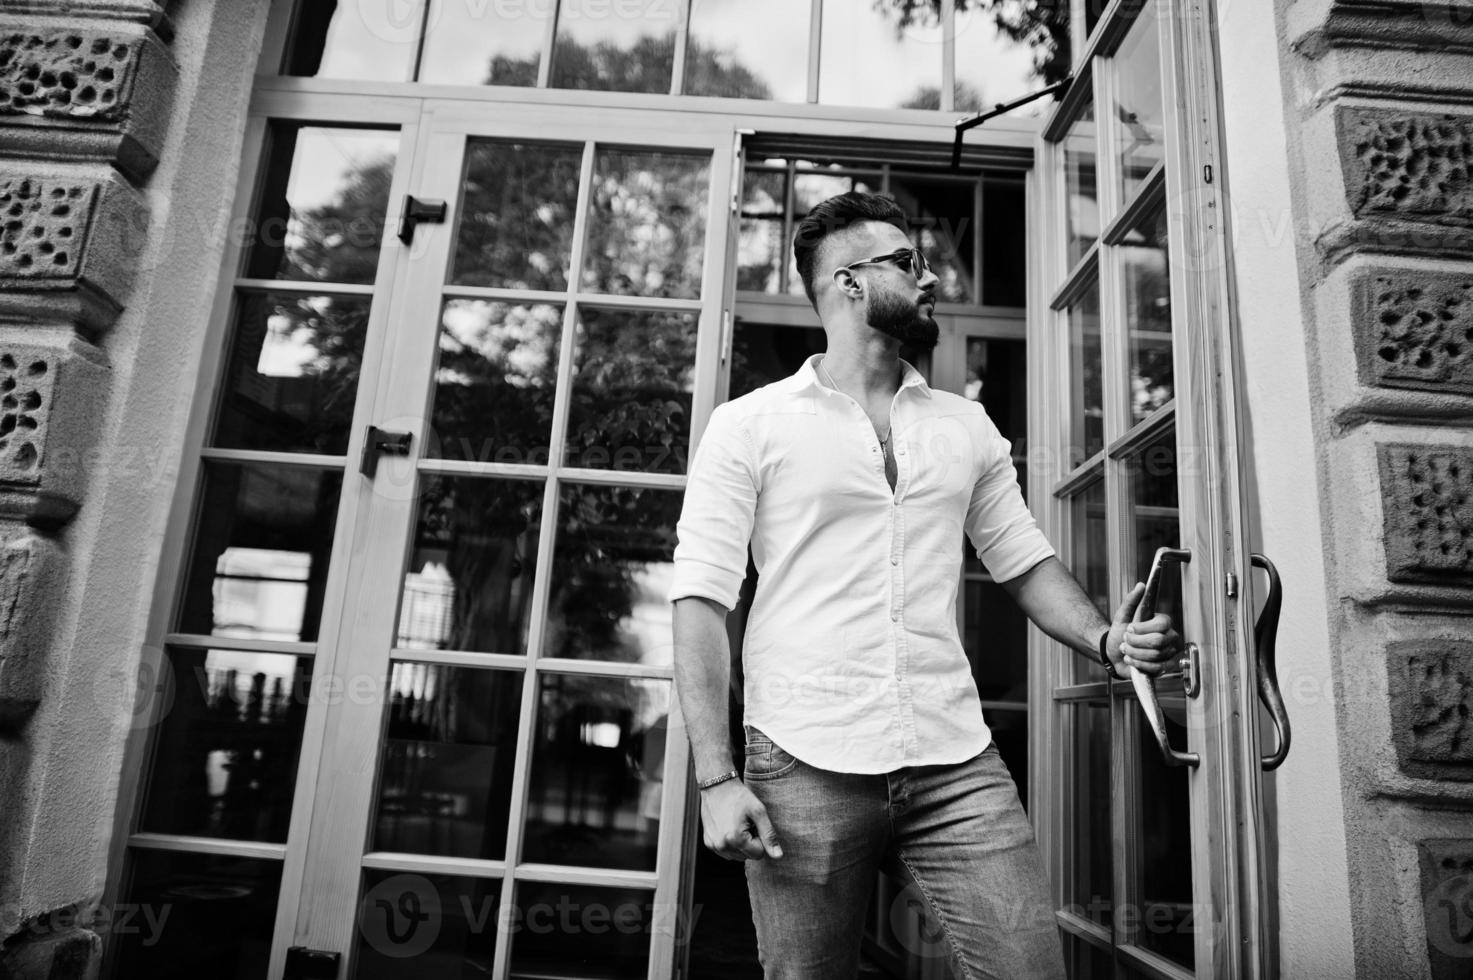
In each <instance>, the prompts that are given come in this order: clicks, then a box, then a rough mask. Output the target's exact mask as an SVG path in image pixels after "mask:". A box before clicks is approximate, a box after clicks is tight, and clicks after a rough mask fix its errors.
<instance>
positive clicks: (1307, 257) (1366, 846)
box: [1224, 0, 1473, 980]
mask: <svg viewBox="0 0 1473 980" xmlns="http://www.w3.org/2000/svg"><path fill="white" fill-rule="evenodd" d="M1278 6H1279V26H1280V32H1281V34H1280V36H1281V40H1282V43H1283V44H1284V57H1283V65H1284V76H1283V77H1284V90H1285V92H1286V93H1289V98H1290V100H1291V104H1290V105H1288V106H1286V116H1287V118H1288V119H1289V121H1290V127H1289V128H1290V130H1291V132H1290V134H1289V140H1290V158H1291V159H1290V165H1291V178H1292V181H1293V189H1294V194H1295V208H1294V210H1295V217H1296V219H1298V220H1297V222H1296V225H1297V230H1298V254H1299V260H1300V278H1301V281H1302V283H1303V285H1304V295H1305V296H1306V297H1307V302H1306V309H1305V315H1306V318H1307V323H1308V329H1309V336H1310V338H1311V341H1310V349H1309V350H1308V352H1307V355H1308V359H1309V377H1310V384H1311V397H1312V399H1313V400H1314V402H1315V414H1316V418H1315V429H1316V442H1317V443H1318V445H1317V447H1316V448H1317V450H1318V452H1317V456H1318V462H1317V464H1316V469H1317V471H1318V479H1319V481H1320V484H1319V485H1320V487H1321V498H1322V500H1323V501H1324V504H1325V513H1327V514H1328V515H1330V518H1329V520H1330V523H1329V525H1328V526H1327V527H1326V528H1325V530H1324V534H1323V536H1322V541H1323V546H1324V548H1325V555H1326V569H1327V592H1328V594H1327V596H1326V599H1327V600H1328V603H1329V608H1330V622H1329V632H1330V650H1331V651H1332V654H1333V656H1334V657H1335V658H1336V665H1337V669H1338V677H1337V678H1336V684H1335V699H1336V712H1337V716H1338V727H1339V732H1340V737H1341V744H1342V746H1343V752H1342V762H1341V766H1342V778H1343V785H1344V787H1345V795H1344V799H1343V800H1338V801H1325V805H1326V808H1327V812H1334V808H1336V807H1338V806H1343V808H1344V812H1343V817H1344V820H1345V831H1346V842H1347V848H1348V855H1347V858H1348V865H1349V868H1350V879H1351V880H1350V896H1351V899H1350V900H1351V912H1352V920H1353V921H1352V926H1353V933H1354V936H1355V944H1356V950H1355V955H1356V971H1357V975H1358V976H1360V977H1364V978H1367V980H1370V978H1375V980H1384V978H1392V977H1408V978H1419V980H1421V978H1436V980H1443V978H1453V977H1467V976H1470V975H1473V3H1469V2H1467V0H1456V2H1451V3H1412V2H1406V0H1376V2H1374V3H1372V2H1367V0H1297V2H1288V3H1280V4H1279V5H1278ZM1231 56H1232V52H1230V51H1226V52H1224V57H1228V58H1230V57H1231ZM1260 436H1261V437H1266V438H1272V434H1271V433H1260Z"/></svg>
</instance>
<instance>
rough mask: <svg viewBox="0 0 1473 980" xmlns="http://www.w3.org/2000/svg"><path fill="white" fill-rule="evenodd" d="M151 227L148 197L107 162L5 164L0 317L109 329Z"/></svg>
mask: <svg viewBox="0 0 1473 980" xmlns="http://www.w3.org/2000/svg"><path fill="white" fill-rule="evenodd" d="M148 233H149V223H148V220H147V211H146V209H145V205H144V203H143V200H142V199H141V198H140V197H139V195H138V192H137V191H135V190H134V189H133V188H132V187H130V186H129V185H128V184H127V183H125V182H124V181H123V180H121V179H120V178H119V177H117V176H116V174H115V173H113V172H111V171H109V170H102V169H101V168H98V170H93V169H91V168H88V169H81V170H77V169H72V168H62V169H56V170H52V171H50V172H44V173H36V172H31V170H30V169H29V168H28V169H27V170H20V169H17V168H16V167H14V166H13V165H9V164H0V321H5V320H9V321H11V322H15V321H21V322H36V321H38V320H39V321H42V322H51V323H75V324H76V325H77V326H79V327H81V328H82V329H83V331H84V332H88V333H96V332H99V331H101V330H103V329H106V327H108V326H109V325H111V323H112V321H113V320H114V319H115V318H116V317H117V314H118V311H119V310H121V308H122V302H123V300H124V298H125V297H126V294H127V291H128V289H129V288H130V286H131V283H132V279H133V275H134V272H135V271H136V270H135V269H134V263H136V262H137V260H138V255H139V253H140V252H142V251H143V249H144V248H145V246H146V243H147V241H148Z"/></svg>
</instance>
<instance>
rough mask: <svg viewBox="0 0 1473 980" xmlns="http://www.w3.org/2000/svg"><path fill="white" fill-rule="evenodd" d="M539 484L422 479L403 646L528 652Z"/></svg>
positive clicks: (401, 615)
mask: <svg viewBox="0 0 1473 980" xmlns="http://www.w3.org/2000/svg"><path fill="white" fill-rule="evenodd" d="M542 487H543V484H542V481H540V480H493V479H477V478H473V477H430V478H428V479H426V480H425V481H424V483H423V484H422V486H421V489H420V496H419V520H418V522H417V523H416V525H415V531H414V545H413V550H412V551H411V553H410V558H409V567H408V569H407V570H406V572H405V574H404V601H403V604H402V605H401V606H400V609H399V629H398V636H397V638H396V642H397V645H398V646H401V647H405V648H408V649H411V650H468V651H473V652H476V653H512V654H523V653H526V652H527V628H528V624H529V623H530V622H531V619H530V617H531V602H532V580H533V577H534V575H535V574H536V568H537V536H538V533H539V529H540V527H541V524H542Z"/></svg>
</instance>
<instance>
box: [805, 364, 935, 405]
mask: <svg viewBox="0 0 1473 980" xmlns="http://www.w3.org/2000/svg"><path fill="white" fill-rule="evenodd" d="M821 360H823V355H822V354H814V355H812V356H810V357H809V358H808V360H806V361H804V362H803V364H802V366H801V367H799V368H798V370H797V371H796V372H795V373H794V374H793V375H792V376H791V377H790V378H789V379H788V380H789V382H790V384H791V390H792V391H793V392H794V393H795V394H801V393H804V392H811V391H815V390H817V389H820V388H827V387H828V386H827V385H825V384H824V383H823V382H822V381H820V380H819V379H818V362H819V361H821ZM906 388H915V389H916V394H919V395H924V396H925V397H927V398H930V397H931V386H930V385H928V384H926V379H925V378H924V377H922V375H921V372H919V371H917V370H916V369H915V368H914V367H913V366H912V365H911V364H910V362H909V361H907V360H905V359H904V358H901V360H900V389H901V390H902V391H903V390H905V389H906Z"/></svg>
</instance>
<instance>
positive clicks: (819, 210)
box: [793, 191, 910, 303]
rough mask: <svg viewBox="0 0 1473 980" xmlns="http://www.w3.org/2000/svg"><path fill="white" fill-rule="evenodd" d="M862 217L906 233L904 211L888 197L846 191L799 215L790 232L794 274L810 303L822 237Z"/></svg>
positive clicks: (850, 225) (845, 228) (861, 220)
mask: <svg viewBox="0 0 1473 980" xmlns="http://www.w3.org/2000/svg"><path fill="white" fill-rule="evenodd" d="M865 221H881V222H884V223H885V224H887V225H894V226H895V227H896V228H899V229H900V230H901V231H903V232H906V233H907V234H909V232H910V229H909V228H908V227H907V226H906V221H905V212H904V211H902V210H900V205H898V204H896V203H895V201H894V200H892V199H891V198H889V197H882V196H880V195H879V194H865V193H863V192H861V191H849V192H848V193H845V194H840V195H838V196H837V197H831V198H829V199H828V200H827V201H820V202H819V203H817V204H815V205H814V206H813V210H811V211H809V212H808V213H807V214H806V215H804V216H803V220H802V221H800V222H798V227H797V229H796V230H795V231H794V232H793V258H794V259H795V260H797V263H798V276H799V278H801V279H802V280H803V292H805V293H807V294H808V302H810V303H814V302H816V300H815V299H814V292H813V274H814V272H815V271H816V270H817V268H818V253H819V250H820V248H821V246H822V245H823V240H824V239H825V238H827V237H828V236H830V235H833V234H835V233H837V232H841V231H846V230H848V229H849V228H851V227H853V226H854V225H857V224H860V223H861V222H865Z"/></svg>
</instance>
